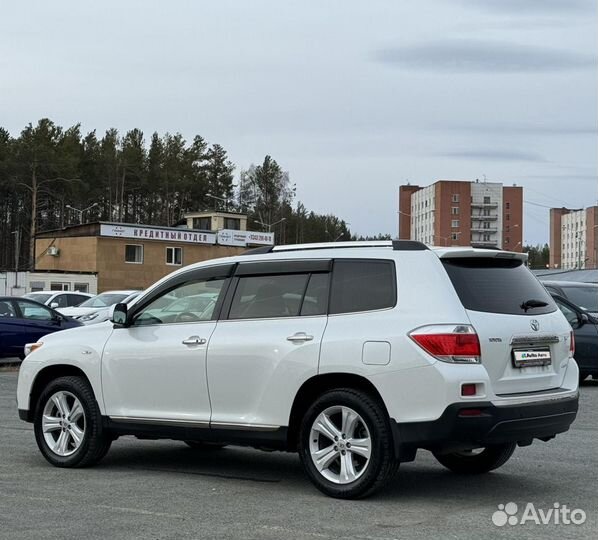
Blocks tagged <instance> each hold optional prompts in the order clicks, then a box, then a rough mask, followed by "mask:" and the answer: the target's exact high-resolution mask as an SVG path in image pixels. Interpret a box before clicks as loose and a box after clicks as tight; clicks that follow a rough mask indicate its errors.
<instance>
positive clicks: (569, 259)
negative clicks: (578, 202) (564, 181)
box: [550, 206, 598, 270]
mask: <svg viewBox="0 0 598 540" xmlns="http://www.w3.org/2000/svg"><path fill="white" fill-rule="evenodd" d="M597 249H598V206H590V207H589V208H580V209H571V208H551V209H550V267H551V268H563V269H565V270H570V269H572V268H577V269H584V268H598V253H597Z"/></svg>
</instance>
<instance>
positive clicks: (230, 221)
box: [224, 218, 241, 231]
mask: <svg viewBox="0 0 598 540" xmlns="http://www.w3.org/2000/svg"><path fill="white" fill-rule="evenodd" d="M224 228H225V229H233V230H235V231H239V230H240V229H241V220H240V219H239V218H224Z"/></svg>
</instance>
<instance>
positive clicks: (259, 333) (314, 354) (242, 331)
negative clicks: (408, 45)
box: [208, 316, 326, 426]
mask: <svg viewBox="0 0 598 540" xmlns="http://www.w3.org/2000/svg"><path fill="white" fill-rule="evenodd" d="M325 328H326V316H312V317H286V318H280V319H254V320H231V321H222V322H219V323H218V326H217V327H216V331H215V332H214V335H213V336H212V339H211V341H210V346H209V349H208V383H209V387H210V398H211V401H212V423H216V424H229V423H232V424H241V425H244V424H254V425H274V426H284V425H287V424H288V421H289V413H290V410H291V406H292V404H293V400H294V398H295V395H296V394H297V391H298V390H299V388H300V387H301V385H302V384H303V383H304V382H305V381H306V380H307V379H309V378H310V377H313V376H314V375H316V374H317V373H318V358H319V354H320V343H321V341H322V336H323V334H324V329H325ZM300 332H303V333H305V334H307V336H312V337H313V339H311V340H309V341H289V340H287V337H290V336H293V335H294V334H297V333H300Z"/></svg>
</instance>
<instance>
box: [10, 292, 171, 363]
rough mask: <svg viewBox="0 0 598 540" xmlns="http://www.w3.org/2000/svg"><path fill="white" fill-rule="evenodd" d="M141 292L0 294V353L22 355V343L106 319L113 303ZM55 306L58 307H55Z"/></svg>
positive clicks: (12, 355)
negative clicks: (17, 295)
mask: <svg viewBox="0 0 598 540" xmlns="http://www.w3.org/2000/svg"><path fill="white" fill-rule="evenodd" d="M141 292H142V291H134V290H127V291H109V292H104V293H101V294H98V295H96V296H94V295H91V294H87V293H79V292H77V293H73V292H55V291H39V292H31V293H28V294H26V295H24V296H22V297H12V296H4V297H0V357H18V358H24V347H25V345H26V344H27V343H34V342H36V341H37V340H39V339H40V338H42V337H43V336H45V335H47V334H52V333H54V332H58V331H59V330H66V329H68V328H75V327H77V326H83V325H88V324H97V323H100V322H105V321H107V320H108V319H109V317H110V310H111V308H112V306H114V305H115V304H118V303H123V302H124V303H126V304H129V303H131V302H132V301H133V300H134V299H135V298H137V297H138V296H139V295H140V294H141ZM174 299H176V298H174V297H173V300H174ZM57 306H60V307H59V308H58V309H55V308H56V307H57ZM69 306H70V307H69Z"/></svg>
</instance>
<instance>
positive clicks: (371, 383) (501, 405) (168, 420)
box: [17, 241, 579, 498]
mask: <svg viewBox="0 0 598 540" xmlns="http://www.w3.org/2000/svg"><path fill="white" fill-rule="evenodd" d="M525 257H526V256H525V255H524V254H520V253H510V252H504V251H495V250H483V249H474V248H469V247H456V248H433V249H428V248H427V247H426V246H424V245H423V244H420V243H418V242H411V241H395V242H392V243H391V242H373V243H354V242H347V243H334V244H314V245H302V246H280V247H275V248H273V249H272V248H265V249H264V248H260V249H258V250H253V251H250V252H248V253H247V254H245V255H242V256H237V257H231V258H225V259H216V260H211V261H206V262H203V263H198V264H194V265H191V266H188V267H186V268H182V269H180V270H179V271H177V272H175V273H173V274H171V275H169V276H167V277H165V278H164V279H162V280H161V281H159V282H158V283H156V284H155V285H154V286H152V287H151V288H150V289H148V290H147V291H146V292H144V294H143V295H142V296H141V297H140V298H139V299H138V300H137V301H136V302H135V303H134V305H132V306H131V307H130V308H129V309H127V306H126V305H124V304H119V305H117V306H116V307H115V309H114V313H113V316H112V322H113V324H101V325H94V326H90V327H85V328H77V329H74V330H67V331H65V332H59V333H56V334H52V335H50V336H47V337H44V338H43V340H42V341H41V342H40V343H36V344H32V345H31V346H30V347H29V350H30V351H33V352H31V353H30V354H29V355H28V356H27V357H26V359H25V361H24V362H23V364H22V367H21V370H20V373H19V384H18V396H17V397H18V408H19V416H20V417H21V418H22V419H23V420H26V421H29V422H33V423H34V427H35V430H34V431H35V437H36V440H37V444H38V446H39V449H40V450H41V452H42V454H43V455H44V457H45V458H46V459H47V460H48V461H49V462H50V463H52V464H54V465H56V466H59V467H82V466H86V465H91V464H93V463H95V462H97V461H98V460H100V459H101V458H102V457H103V456H104V455H105V454H106V452H107V451H108V449H109V447H110V444H111V442H112V441H113V440H114V439H116V438H117V437H118V436H120V435H125V434H132V435H136V436H137V437H139V438H149V439H156V438H170V439H177V440H181V441H185V442H186V443H187V444H188V445H189V446H191V447H192V448H217V447H219V446H224V445H226V444H243V445H251V446H255V447H258V448H267V449H279V450H285V451H298V452H299V455H300V457H301V460H302V462H303V465H304V467H305V470H306V472H307V475H308V476H309V477H310V479H311V480H312V481H313V483H314V484H315V485H316V486H317V487H318V488H319V489H320V490H321V491H323V492H324V493H326V494H328V495H331V496H335V497H341V498H357V497H364V496H366V495H368V494H370V493H372V492H373V491H375V490H376V489H378V488H380V487H381V486H382V485H383V484H384V483H385V482H386V481H388V480H389V479H391V478H392V477H393V475H394V473H395V472H396V469H397V466H398V464H399V463H400V462H405V461H411V460H413V459H415V455H416V452H417V450H418V449H426V450H429V451H431V452H433V454H434V456H435V457H436V458H437V459H438V461H439V462H440V463H442V464H443V465H444V466H446V467H448V468H449V469H451V470H453V471H455V472H459V473H484V472H487V471H490V470H493V469H496V468H497V467H500V466H501V465H503V464H504V463H505V462H506V461H507V460H508V459H509V457H510V456H511V454H512V453H513V451H514V449H515V447H516V446H517V445H519V446H526V445H529V444H531V442H532V441H533V440H534V439H540V440H542V441H548V440H549V439H552V438H553V437H554V436H555V435H556V434H558V433H562V432H564V431H567V429H569V426H570V424H571V423H572V422H573V420H574V419H575V416H576V413H577V407H578V379H579V371H578V368H577V365H576V363H575V361H574V359H573V352H574V344H573V337H572V332H571V328H570V326H569V324H568V323H567V321H566V319H565V318H564V317H563V315H562V314H561V312H560V311H559V310H558V309H557V307H556V305H555V304H554V302H553V301H552V299H551V297H550V295H549V294H548V293H547V292H546V290H545V289H544V288H543V287H542V285H540V283H539V282H538V281H537V280H536V278H535V277H534V276H533V275H532V274H531V273H530V272H529V270H528V269H527V268H526V265H525ZM197 295H202V296H201V297H202V298H208V297H209V298H213V299H215V301H213V302H209V303H206V302H199V303H198V304H199V305H200V308H198V309H197V310H195V308H194V307H193V306H194V305H195V303H194V302H190V303H189V308H188V309H187V308H185V311H181V312H180V313H177V314H174V316H172V314H171V315H169V316H168V319H167V320H163V319H162V318H161V317H162V314H163V313H167V312H168V311H167V310H164V309H163V306H164V304H165V302H164V298H165V297H167V298H169V299H170V300H169V301H171V300H172V298H173V297H176V298H182V297H194V298H198V296H197ZM166 304H168V302H166Z"/></svg>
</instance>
